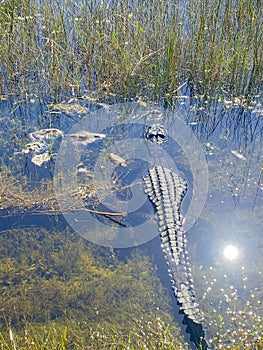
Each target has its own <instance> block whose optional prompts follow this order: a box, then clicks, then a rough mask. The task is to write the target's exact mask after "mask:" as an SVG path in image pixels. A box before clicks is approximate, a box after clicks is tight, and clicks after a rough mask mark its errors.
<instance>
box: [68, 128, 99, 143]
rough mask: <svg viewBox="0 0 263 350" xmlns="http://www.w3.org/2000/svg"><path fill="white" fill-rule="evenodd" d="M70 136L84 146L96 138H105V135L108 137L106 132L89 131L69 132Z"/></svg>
mask: <svg viewBox="0 0 263 350" xmlns="http://www.w3.org/2000/svg"><path fill="white" fill-rule="evenodd" d="M68 136H69V137H71V138H72V139H73V142H74V143H77V144H81V145H84V146H85V145H87V144H89V143H92V142H94V141H96V140H99V139H103V138H104V137H106V135H104V134H98V133H93V132H89V131H80V132H77V133H75V134H68Z"/></svg>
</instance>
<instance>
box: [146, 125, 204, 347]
mask: <svg viewBox="0 0 263 350" xmlns="http://www.w3.org/2000/svg"><path fill="white" fill-rule="evenodd" d="M152 131H153V132H152ZM147 135H148V137H147V138H148V139H150V140H151V141H152V142H154V143H161V142H162V140H165V138H166V133H165V130H164V129H163V127H160V126H159V125H154V126H151V127H150V128H149V129H148V130H147ZM143 180H144V184H145V192H146V193H147V195H148V197H149V199H150V201H151V202H152V204H153V205H154V206H155V209H156V211H157V217H158V225H159V231H160V237H161V246H162V250H163V252H164V254H165V258H166V261H167V265H168V272H169V276H170V278H171V283H172V288H173V292H174V295H175V297H176V298H177V304H178V305H179V308H180V312H181V313H183V315H184V320H183V323H184V324H186V326H187V328H186V332H187V333H189V334H190V340H191V341H192V342H193V343H194V344H195V346H196V347H197V348H198V349H209V345H208V342H207V341H206V339H205V331H204V327H203V324H202V321H203V315H202V313H201V312H200V309H199V305H198V303H197V302H196V298H195V290H194V286H193V279H192V276H191V268H190V264H189V260H188V253H187V250H186V242H187V240H186V234H185V232H184V229H183V222H184V217H183V215H182V213H181V203H182V201H183V198H184V196H185V194H186V192H187V182H186V181H185V180H184V179H183V178H182V177H181V176H180V175H179V174H178V173H177V172H175V171H174V170H173V169H170V168H167V167H164V166H162V165H158V166H154V167H153V168H151V169H149V170H148V174H147V175H146V176H145V177H144V179H143Z"/></svg>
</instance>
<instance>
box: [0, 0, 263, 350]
mask: <svg viewBox="0 0 263 350" xmlns="http://www.w3.org/2000/svg"><path fill="white" fill-rule="evenodd" d="M262 22H263V7H262V3H261V1H259V0H238V1H234V0H226V1H221V0H196V1H187V0H184V1H172V0H171V1H164V0H158V1H157V0H146V1H139V0H135V1H130V0H124V1H115V0H112V1H106V0H105V1H99V0H95V1H88V0H79V1H71V0H61V1H51V0H47V1H38V0H33V1H28V0H21V1H17V0H5V1H1V2H0V125H1V128H0V129H1V130H0V146H1V147H0V158H1V159H0V164H1V172H0V181H1V189H0V209H1V213H0V219H1V217H5V218H7V221H4V224H3V225H5V226H6V224H7V223H8V220H9V219H8V215H10V214H11V215H12V216H14V215H17V214H19V215H21V214H23V215H24V214H25V213H27V212H29V213H32V212H34V213H37V214H41V215H46V219H47V221H49V220H50V218H49V217H50V216H52V217H53V219H54V221H52V225H53V223H56V222H58V221H59V219H58V217H59V215H60V212H59V207H58V205H57V198H56V196H55V194H54V186H53V182H52V174H53V164H51V165H50V166H48V167H46V168H45V169H44V171H45V174H44V175H45V176H41V175H40V171H39V169H38V168H37V167H33V166H32V164H28V163H27V162H25V160H24V159H25V157H24V155H22V154H21V150H22V149H23V147H24V145H25V144H26V143H27V142H28V134H29V131H31V132H32V131H35V130H38V129H41V128H51V127H53V128H60V127H62V126H63V127H64V126H65V129H66V128H68V127H70V126H71V125H72V123H73V122H76V121H78V120H80V119H81V117H82V116H83V115H86V114H87V113H89V112H90V111H92V110H94V109H96V108H103V107H105V106H107V104H112V103H115V102H122V101H127V100H128V101H130V100H133V99H136V100H138V101H140V102H141V103H143V104H144V103H147V102H149V101H150V102H151V103H152V102H153V103H159V104H160V105H162V106H165V107H171V108H173V107H174V106H175V105H176V104H177V103H179V102H180V103H182V104H183V105H184V106H185V109H186V110H187V108H188V111H187V118H186V119H187V122H188V123H189V125H191V123H192V125H193V130H194V131H195V132H196V134H198V135H199V136H200V139H201V140H202V142H203V143H204V145H205V146H206V147H207V153H206V155H207V158H208V160H210V159H209V157H210V158H211V162H210V167H211V169H212V170H213V169H215V168H217V170H216V171H217V175H218V176H216V177H212V178H211V179H210V185H211V188H212V189H213V191H217V192H220V191H221V190H222V188H223V187H222V183H223V185H224V186H225V187H227V186H229V183H230V184H231V186H230V189H231V191H232V192H233V193H234V195H235V197H234V198H236V199H238V198H239V197H238V196H239V194H240V193H241V190H240V188H241V186H239V184H240V183H242V181H243V182H244V183H245V184H246V185H247V183H249V185H251V186H252V185H253V184H256V187H257V191H259V189H260V186H262V178H263V177H262V166H261V170H260V171H259V172H258V173H257V177H255V178H252V176H250V175H249V176H248V175H247V174H248V173H249V171H250V168H249V167H251V168H252V167H253V166H258V164H260V162H261V161H262V159H261V158H260V151H262V149H261V148H260V147H259V149H260V150H259V152H258V153H257V154H254V155H253V157H251V158H249V157H250V156H249V155H250V153H251V152H253V151H254V150H255V149H257V145H259V144H260V143H261V144H262V130H261V129H260V128H261V124H260V122H259V120H260V118H262V103H261V102H260V99H261V98H262V88H263V85H262V71H263V31H262ZM211 106H212V109H211ZM220 106H223V107H222V108H223V109H224V111H225V110H228V111H230V112H231V117H229V115H230V114H228V116H227V118H225V119H224V117H222V118H221V115H220V114H221V113H222V114H223V112H222V109H220V108H221V107H220ZM217 108H218V109H217ZM251 110H253V113H254V114H249V113H250V112H251ZM211 111H213V114H212V113H211ZM240 111H242V113H240ZM244 111H245V113H243V112H244ZM241 115H242V116H241ZM261 120H262V119H261ZM218 125H220V130H221V131H220V137H221V136H222V135H223V136H222V137H221V139H220V141H219V142H218V144H211V142H210V140H209V137H210V135H211V134H212V133H213V132H214V130H216V128H218ZM239 127H241V130H242V132H240V129H239ZM230 136H231V137H233V140H234V141H233V140H230ZM223 144H224V145H225V144H228V145H229V144H230V145H231V147H232V150H234V152H236V153H235V154H234V153H233V154H232V158H230V160H229V161H228V159H229V158H222V159H223V162H222V164H223V165H224V166H222V167H221V168H220V173H219V171H218V164H217V158H215V155H216V156H218V157H219V156H220V157H221V153H222V149H223V147H224V146H223ZM233 145H234V146H235V148H233ZM235 149H237V151H235ZM242 156H243V157H244V158H246V159H245V160H244V159H243V161H244V162H243V163H237V159H239V160H240V159H241V157H242ZM213 157H214V158H213ZM233 157H236V158H233ZM238 157H239V158H238ZM226 159H227V160H226ZM233 159H235V160H236V162H235V161H233ZM21 160H22V161H21ZM241 160H242V159H241ZM240 164H241V165H240ZM226 174H227V176H229V177H226ZM249 177H250V179H249ZM249 181H250V182H249ZM103 186H104V184H102V183H99V184H96V189H98V188H99V187H102V188H103ZM69 191H71V189H70V188H69ZM235 191H236V192H235ZM238 191H239V192H238ZM245 191H246V186H244V188H243V192H244V193H245ZM93 192H94V187H92V186H90V187H89V186H88V185H87V186H86V187H85V193H89V194H91V193H93ZM257 195H258V192H257ZM246 198H248V197H246ZM223 199H225V198H223ZM248 200H249V201H254V198H248ZM254 203H256V201H254ZM217 205H218V204H217ZM256 208H257V210H258V211H257V212H256V218H257V220H258V223H259V225H262V210H261V209H262V206H259V205H258V207H256ZM70 209H72V208H69V210H70ZM239 214H240V216H239V218H238V219H240V217H243V221H242V222H243V226H244V227H245V224H246V222H249V219H250V217H249V214H247V213H246V214H244V212H241V213H239ZM23 215H22V216H23ZM205 215H207V216H209V217H213V215H211V212H209V213H208V214H207V213H204V216H205ZM207 216H206V217H207ZM226 218H227V222H231V220H232V217H231V218H230V217H228V216H226ZM53 219H52V220H53ZM1 222H2V221H1ZM17 222H18V223H19V220H18V221H17ZM239 222H240V221H239ZM13 223H14V222H13V221H12V224H13ZM239 225H240V224H239ZM47 226H48V225H47ZM58 226H59V225H58ZM218 226H219V223H218ZM229 226H231V225H230V224H229ZM248 226H249V225H248ZM14 227H15V229H14V230H10V228H8V229H6V228H5V229H4V226H3V227H2V228H3V230H2V231H1V236H0V256H1V267H0V286H1V303H0V347H1V349H4V350H11V349H12V350H15V349H17V350H18V349H36V350H39V349H48V350H50V349H61V350H65V349H69V350H70V349H183V350H185V349H187V348H188V345H187V344H186V343H185V342H184V340H183V339H182V337H181V335H180V334H181V330H180V328H179V327H177V326H176V325H175V323H174V319H173V316H172V314H173V311H172V306H171V305H170V303H171V301H170V300H169V298H168V294H167V290H165V289H164V287H163V286H162V284H161V282H160V278H159V277H160V276H158V273H157V271H156V265H155V261H154V258H153V257H152V256H151V254H152V253H151V252H150V251H149V252H148V251H147V248H145V247H142V248H138V249H135V250H133V251H132V252H129V254H127V256H125V259H124V258H123V254H121V253H120V252H118V251H112V250H110V249H107V248H99V247H97V246H96V245H93V244H91V243H88V242H85V241H84V240H83V239H82V238H80V237H78V236H77V235H75V234H74V233H73V232H70V231H69V230H68V229H66V230H65V228H64V227H63V230H61V228H60V229H56V227H55V224H54V228H53V229H52V230H45V228H41V229H39V228H37V229H34V228H30V229H28V230H24V229H21V228H19V227H17V226H15V225H14ZM231 227H232V226H231ZM258 227H259V226H258ZM260 227H262V226H260ZM257 230H258V229H257ZM241 231H242V230H241V229H240V232H241ZM252 231H253V230H251V232H252ZM246 232H247V231H244V232H241V234H243V235H244V236H245V235H246ZM253 232H254V231H253ZM254 233H255V235H256V229H255V232H254ZM250 236H251V237H252V234H251V235H250ZM251 240H252V238H251ZM195 249H197V247H196V245H194V244H193V246H192V250H193V251H194V250H195ZM260 249H261V248H260ZM261 250H262V249H261ZM145 252H146V253H147V254H145ZM118 254H119V255H118ZM260 261H261V260H260V258H258V260H256V261H254V263H253V265H252V267H251V271H250V272H251V273H253V271H254V270H256V269H257V264H258V263H259V262H260ZM196 264H198V261H197V262H196ZM217 267H218V268H219V271H220V273H221V274H222V275H223V271H224V265H223V264H222V265H220V262H218V261H217ZM204 269H205V272H204V271H200V270H198V268H197V267H196V268H195V270H196V271H195V273H196V276H199V277H200V280H199V281H200V283H199V284H198V288H199V289H200V291H201V293H203V295H206V293H207V288H210V290H211V288H212V291H214V289H213V288H214V287H213V285H212V284H211V281H213V280H214V279H216V278H217V282H215V283H214V282H213V283H214V284H217V285H218V286H219V287H218V289H220V283H221V282H222V281H223V278H222V280H220V279H219V278H218V276H214V274H213V273H214V272H213V270H210V269H209V268H206V267H205V268H204ZM253 269H254V270H253ZM252 270H253V271H252ZM204 274H205V275H206V277H205V278H204V276H203V275H204ZM243 277H244V278H247V276H245V275H244V276H243ZM259 278H261V277H259V276H258V275H256V274H255V276H254V281H255V282H257V279H259ZM203 280H205V282H204V284H203V283H202V282H201V281H203ZM222 283H223V282H222ZM240 283H241V282H240ZM210 284H211V285H210ZM253 287H255V288H256V287H257V285H256V284H255V285H253ZM229 288H230V287H229ZM242 288H243V286H242ZM260 288H261V289H262V287H260ZM260 288H259V290H258V291H257V293H256V294H255V297H253V298H252V299H253V301H254V302H255V304H256V305H257V307H258V309H260V308H262V307H261V306H260V305H261V304H259V303H258V301H259V302H261V300H262V290H261V289H260ZM218 289H217V290H218ZM224 293H225V295H227V296H228V297H229V298H228V299H227V300H225V299H224V298H225V297H224V295H222V293H221V294H220V293H214V295H213V301H214V303H216V302H217V301H218V300H220V299H221V302H222V303H223V304H224V305H226V307H228V311H229V312H228V313H227V314H223V315H221V314H220V313H217V312H215V311H214V308H213V307H212V305H210V304H209V303H207V305H206V308H205V310H204V311H205V312H206V314H207V315H208V316H209V317H208V319H209V322H210V324H209V326H210V327H211V333H212V334H213V335H214V337H213V339H212V340H211V341H212V344H213V347H214V348H215V349H232V350H238V349H246V350H252V349H257V350H258V349H262V348H263V339H262V318H261V317H259V316H258V314H256V313H255V314H254V313H253V312H252V311H251V310H252V308H251V307H250V305H248V306H247V308H243V306H242V303H240V305H239V304H238V301H239V300H238V301H237V299H238V298H236V294H235V293H236V291H235V289H234V290H232V289H229V290H227V292H224ZM233 293H234V295H232V294H233ZM222 300H223V301H222ZM237 310H239V311H240V310H241V311H240V313H237ZM261 311H262V310H261ZM226 327H227V328H228V330H229V332H228V333H227V335H226V334H225V329H226ZM260 334H261V336H260Z"/></svg>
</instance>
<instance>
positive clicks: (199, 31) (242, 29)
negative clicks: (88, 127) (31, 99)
mask: <svg viewBox="0 0 263 350" xmlns="http://www.w3.org/2000/svg"><path fill="white" fill-rule="evenodd" d="M107 3H108V2H107V1H101V2H100V1H97V2H90V1H85V0H82V1H78V2H76V1H70V0H68V1H67V0H61V1H56V2H54V1H49V0H48V1H45V2H40V5H37V1H28V0H22V1H16V0H7V1H4V2H2V3H1V4H0V23H1V24H0V57H1V59H0V64H1V67H2V78H1V93H2V95H5V96H6V95H9V96H10V95H15V96H17V95H20V96H21V97H24V98H26V97H28V96H32V95H33V96H37V97H38V98H39V99H41V100H49V101H50V102H55V101H56V102H59V101H63V100H65V98H66V96H72V95H81V94H83V93H84V92H88V93H96V97H99V98H100V99H111V100H113V101H114V99H117V100H120V99H121V98H123V97H125V98H127V97H128V98H129V97H135V96H137V97H142V98H144V99H150V100H157V101H163V100H166V101H168V102H171V101H174V99H175V98H176V96H177V95H178V93H179V92H180V87H181V86H186V84H189V86H190V87H191V88H192V91H191V93H197V94H202V95H205V96H206V97H209V96H210V97H215V96H222V95H223V96H232V97H233V96H243V95H244V96H251V95H252V94H254V93H256V92H258V91H259V90H260V88H262V68H263V63H262V61H263V60H262V55H263V47H262V45H263V44H262V43H263V38H262V30H261V29H262V6H261V5H260V3H259V2H258V1H256V0H248V1H247V0H238V1H231V0H227V1H226V2H223V1H221V0H210V1H207V0H197V1H195V2H191V1H189V2H186V8H185V10H184V9H183V8H182V5H180V3H177V2H176V1H164V0H161V1H159V0H158V1H157V0H151V1H150V0H148V1H143V2H138V4H136V3H135V2H131V1H129V0H124V1H122V2H117V3H115V2H113V5H112V6H109V5H107ZM186 22H187V23H188V25H187V26H186V27H185V26H184V23H186Z"/></svg>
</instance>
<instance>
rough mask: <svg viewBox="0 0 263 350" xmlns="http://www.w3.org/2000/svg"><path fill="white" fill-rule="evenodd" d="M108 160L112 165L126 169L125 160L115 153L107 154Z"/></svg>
mask: <svg viewBox="0 0 263 350" xmlns="http://www.w3.org/2000/svg"><path fill="white" fill-rule="evenodd" d="M109 159H110V161H111V162H112V163H114V164H116V165H119V166H122V167H127V166H128V164H127V163H126V160H125V159H123V158H121V157H120V156H118V155H117V154H115V153H109Z"/></svg>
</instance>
